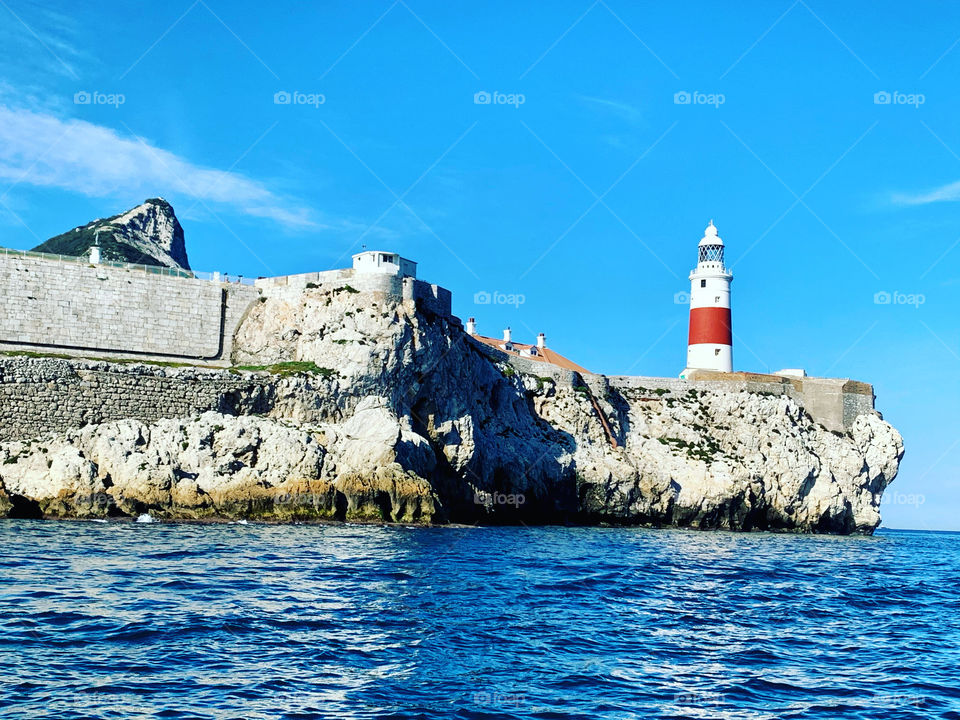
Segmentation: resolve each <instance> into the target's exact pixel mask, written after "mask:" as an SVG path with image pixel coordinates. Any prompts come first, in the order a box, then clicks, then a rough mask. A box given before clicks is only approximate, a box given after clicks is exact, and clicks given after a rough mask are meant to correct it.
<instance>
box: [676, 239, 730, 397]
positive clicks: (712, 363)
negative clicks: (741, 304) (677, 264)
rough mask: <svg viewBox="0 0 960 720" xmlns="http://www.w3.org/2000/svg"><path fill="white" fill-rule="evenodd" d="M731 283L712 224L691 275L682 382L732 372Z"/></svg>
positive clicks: (721, 242)
mask: <svg viewBox="0 0 960 720" xmlns="http://www.w3.org/2000/svg"><path fill="white" fill-rule="evenodd" d="M732 281H733V273H731V272H730V271H729V270H727V268H726V266H725V265H724V264H723V240H721V239H720V236H719V235H718V234H717V228H716V227H714V225H713V220H711V221H710V224H709V225H707V229H706V231H705V232H704V234H703V239H702V240H701V241H700V245H699V246H698V251H697V267H696V268H695V269H694V270H693V272H691V273H690V334H689V337H688V341H687V369H686V370H684V371H683V373H682V374H681V375H680V377H681V378H683V377H687V376H688V373H689V372H690V371H691V370H715V371H719V372H731V371H732V370H733V331H732V326H731V324H730V283H731V282H732Z"/></svg>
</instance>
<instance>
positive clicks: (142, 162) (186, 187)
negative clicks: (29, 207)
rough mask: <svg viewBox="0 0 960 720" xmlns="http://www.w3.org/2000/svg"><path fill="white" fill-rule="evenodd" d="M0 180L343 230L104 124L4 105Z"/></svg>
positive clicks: (238, 178)
mask: <svg viewBox="0 0 960 720" xmlns="http://www.w3.org/2000/svg"><path fill="white" fill-rule="evenodd" d="M0 179H3V180H5V181H8V182H9V183H16V184H25V185H33V186H38V187H52V188H59V189H63V190H69V191H72V192H76V193H80V194H82V195H87V196H92V197H110V196H129V194H130V193H131V192H132V191H134V190H136V191H139V193H140V194H141V195H143V196H144V197H147V196H152V195H157V194H164V193H167V194H180V195H183V196H186V197H190V198H193V199H194V200H196V201H197V203H201V204H204V205H205V204H207V203H211V204H217V205H219V206H221V207H229V208H231V209H232V210H234V211H236V212H240V213H242V214H245V215H250V216H252V217H257V218H269V219H270V220H273V221H275V222H277V223H279V224H280V225H283V226H285V227H288V228H293V229H296V228H315V229H328V228H331V227H335V229H345V228H344V227H343V226H342V223H339V224H335V225H333V226H332V225H327V224H324V223H321V222H318V221H317V220H316V219H314V217H313V213H312V212H311V211H310V210H309V209H308V208H306V207H303V206H302V205H301V204H300V203H298V202H297V201H296V200H295V199H292V198H288V197H283V196H281V195H278V194H276V193H274V192H273V191H271V190H270V189H269V188H267V187H266V186H265V185H264V184H262V183H261V182H258V181H256V180H253V179H250V178H248V177H246V176H244V175H242V174H240V173H238V172H232V171H221V170H218V169H216V168H211V167H204V166H202V165H197V164H194V163H192V162H190V161H189V160H187V159H186V158H183V157H180V156H178V155H176V154H174V153H172V152H170V151H168V150H164V149H162V148H159V147H157V146H155V145H153V144H152V143H150V142H149V141H147V140H144V139H142V138H138V137H136V136H134V135H132V134H129V133H128V134H121V133H119V132H118V131H116V130H114V129H112V128H109V127H104V126H101V125H95V124H93V123H90V122H86V121H84V120H76V119H68V120H64V119H61V118H58V117H56V116H54V115H52V114H47V113H43V112H35V111H30V110H23V109H16V108H10V107H6V106H3V105H0Z"/></svg>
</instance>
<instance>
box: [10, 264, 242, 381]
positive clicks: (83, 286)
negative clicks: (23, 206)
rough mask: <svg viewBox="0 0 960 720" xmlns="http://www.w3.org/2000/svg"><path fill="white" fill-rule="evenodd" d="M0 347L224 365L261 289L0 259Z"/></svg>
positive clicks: (121, 270) (133, 271)
mask: <svg viewBox="0 0 960 720" xmlns="http://www.w3.org/2000/svg"><path fill="white" fill-rule="evenodd" d="M0 287H3V288H4V302H3V305H2V306H0V350H32V351H36V352H45V353H62V354H68V355H83V356H88V357H89V356H92V357H98V356H99V357H119V358H144V359H146V358H150V359H166V360H189V361H202V362H206V363H214V364H226V363H227V361H228V360H229V357H230V352H231V350H232V343H233V335H234V332H235V331H236V328H237V326H238V325H239V323H240V320H241V318H242V317H243V314H244V312H246V309H247V307H249V305H250V303H251V302H252V301H253V300H254V299H255V298H256V297H257V296H258V294H259V291H258V290H257V289H256V288H254V287H251V286H248V285H239V284H236V283H219V282H217V283H214V282H208V281H203V280H197V279H193V278H180V277H174V276H168V275H154V274H151V273H148V272H144V271H143V270H136V269H126V268H115V267H107V266H92V265H84V264H81V263H76V262H58V261H56V260H50V259H46V258H33V257H23V256H17V255H2V256H0Z"/></svg>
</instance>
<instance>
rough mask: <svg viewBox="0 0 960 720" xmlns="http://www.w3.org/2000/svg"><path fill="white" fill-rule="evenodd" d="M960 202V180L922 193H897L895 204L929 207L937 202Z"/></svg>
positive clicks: (894, 197) (894, 198)
mask: <svg viewBox="0 0 960 720" xmlns="http://www.w3.org/2000/svg"><path fill="white" fill-rule="evenodd" d="M958 201H960V180H958V181H957V182H952V183H948V184H946V185H942V186H940V187H938V188H934V189H933V190H928V191H926V192H920V193H895V194H894V195H893V202H895V203H896V204H898V205H929V204H930V203H937V202H958Z"/></svg>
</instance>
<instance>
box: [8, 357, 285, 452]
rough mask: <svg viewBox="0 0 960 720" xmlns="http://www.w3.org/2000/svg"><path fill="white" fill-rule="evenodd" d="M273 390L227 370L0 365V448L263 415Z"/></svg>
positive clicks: (50, 362) (17, 360) (14, 361)
mask: <svg viewBox="0 0 960 720" xmlns="http://www.w3.org/2000/svg"><path fill="white" fill-rule="evenodd" d="M273 383H274V379H273V378H272V377H271V376H268V375H263V374H254V373H243V374H233V373H231V372H229V371H226V370H205V369H202V368H164V367H156V366H150V365H118V364H115V363H105V362H95V361H87V360H60V359H56V358H28V357H6V358H0V441H4V440H24V439H29V438H35V437H39V436H42V435H44V434H47V433H51V432H58V431H64V430H68V429H73V428H80V427H83V426H84V425H88V424H92V423H101V422H109V421H112V420H122V419H125V418H134V419H138V420H142V421H144V422H155V421H157V420H160V419H163V418H180V417H193V416H195V415H199V414H200V413H203V412H206V411H208V410H216V411H219V412H223V413H226V414H250V413H259V412H265V411H267V410H268V409H269V406H270V404H271V402H272V395H273V387H274V385H273Z"/></svg>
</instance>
